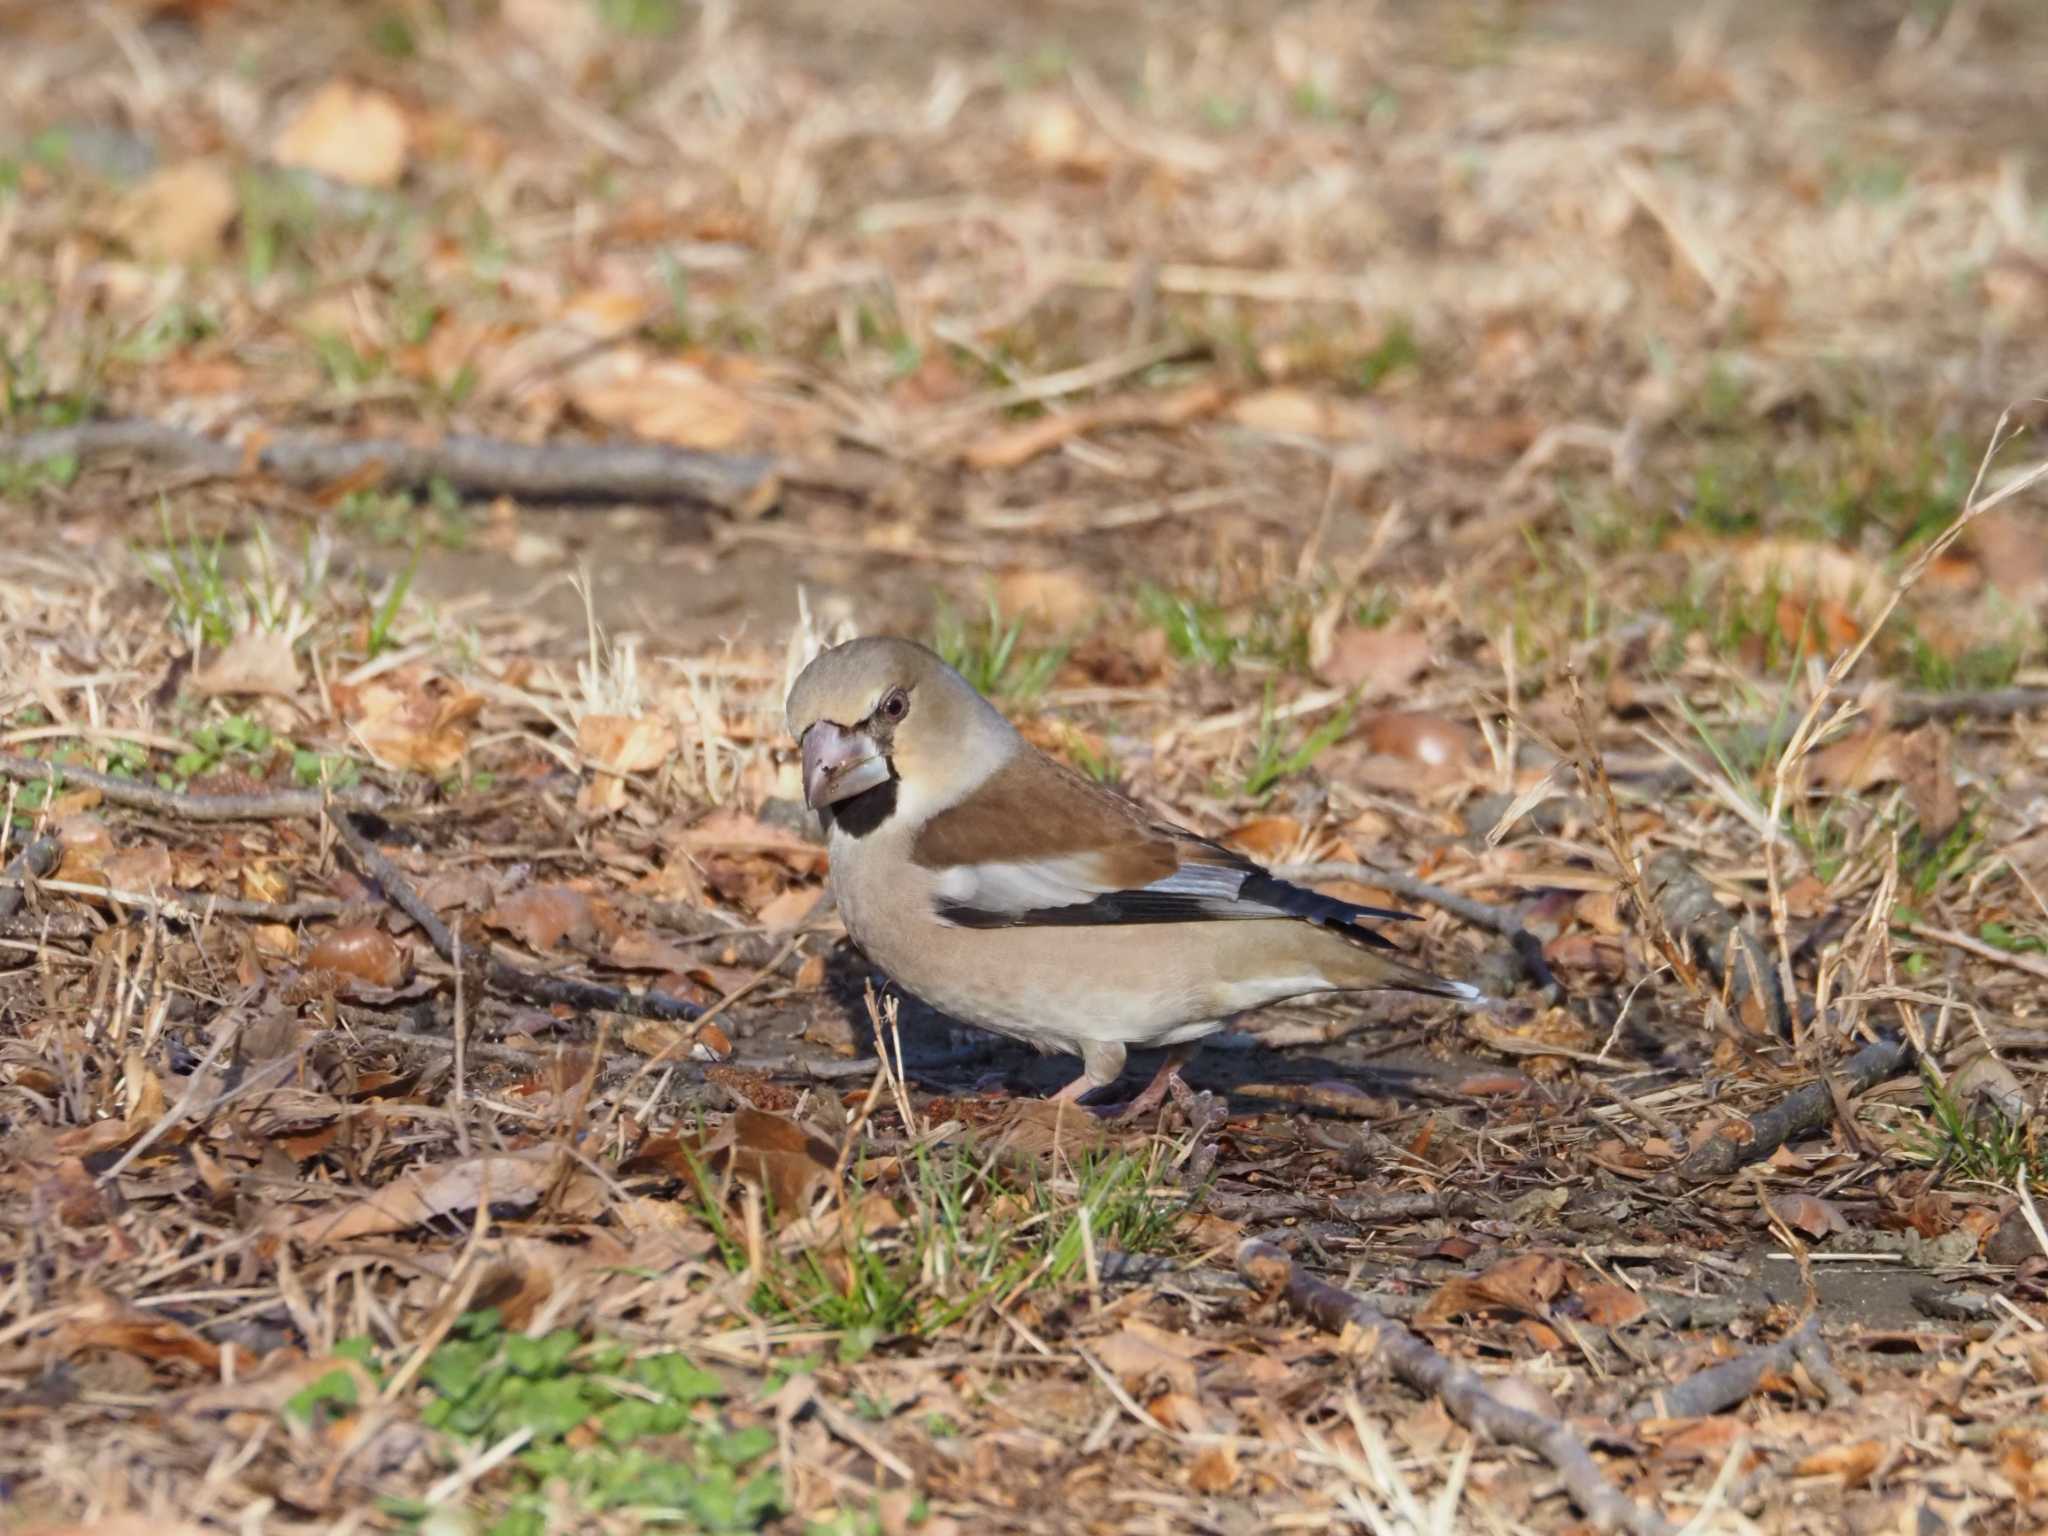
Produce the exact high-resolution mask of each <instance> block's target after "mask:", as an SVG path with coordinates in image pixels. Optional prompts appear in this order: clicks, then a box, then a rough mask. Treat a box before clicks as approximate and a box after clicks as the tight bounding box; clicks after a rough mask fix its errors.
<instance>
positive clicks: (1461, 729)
mask: <svg viewBox="0 0 2048 1536" xmlns="http://www.w3.org/2000/svg"><path fill="white" fill-rule="evenodd" d="M1357 734H1358V736H1359V738H1360V739H1361V740H1363V741H1364V742H1365V744H1366V746H1367V747H1368V748H1370V749H1371V750H1372V751H1373V752H1376V753H1378V754H1380V755H1381V756H1383V757H1394V758H1400V759H1402V760H1404V761H1406V762H1411V763H1415V764H1418V765H1419V766H1421V767H1423V768H1427V769H1430V770H1432V771H1451V770H1462V769H1465V768H1468V767H1470V766H1471V765H1472V764H1473V763H1474V762H1476V761H1477V759H1478V755H1479V741H1478V736H1477V733H1475V732H1474V731H1473V729H1472V727H1471V726H1469V725H1466V724H1464V723H1463V722H1461V721H1457V720H1447V719H1445V718H1444V717H1443V716H1442V715H1430V714H1407V713H1401V712H1399V711H1392V712H1388V713H1385V714H1377V715H1367V716H1365V717H1364V718H1362V719H1361V720H1360V721H1359V722H1358V726H1357Z"/></svg>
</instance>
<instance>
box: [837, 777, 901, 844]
mask: <svg viewBox="0 0 2048 1536" xmlns="http://www.w3.org/2000/svg"><path fill="white" fill-rule="evenodd" d="M897 782H898V781H897V780H896V779H895V778H893V777H892V778H890V779H889V780H888V782H886V783H883V784H877V785H876V786H875V787H874V788H873V789H866V790H862V791H861V792H860V793H859V794H857V795H854V796H853V797H851V798H850V799H846V800H841V801H838V802H837V803H836V804H833V805H828V806H826V807H825V808H824V810H822V811H820V812H819V813H818V814H819V819H820V820H822V821H823V822H824V823H825V830H826V831H827V832H830V831H831V830H832V829H833V828H834V827H837V828H838V829H839V830H840V831H842V832H844V833H845V834H846V835H847V836H848V837H866V836H867V835H868V834H869V833H870V832H872V831H874V830H875V828H877V827H879V826H881V825H882V823H883V822H885V821H887V820H888V819H889V818H890V817H891V816H893V815H895V814H896V785H897Z"/></svg>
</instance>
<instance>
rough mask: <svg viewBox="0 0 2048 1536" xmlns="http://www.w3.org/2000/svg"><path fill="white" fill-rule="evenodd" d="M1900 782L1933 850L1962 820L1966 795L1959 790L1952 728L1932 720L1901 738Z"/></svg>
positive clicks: (1923, 838) (1895, 754)
mask: <svg viewBox="0 0 2048 1536" xmlns="http://www.w3.org/2000/svg"><path fill="white" fill-rule="evenodd" d="M1893 761H1894V762H1895V763H1896V764H1897V765H1898V771H1899V783H1900V785H1901V786H1903V787H1904V789H1905V791H1906V799H1907V801H1908V802H1909V803H1910V804H1911V805H1912V807H1913V815H1914V818H1915V819H1916V820H1917V821H1918V822H1919V823H1920V840H1921V842H1922V844H1923V845H1926V846H1929V847H1932V846H1933V845H1935V844H1938V843H1939V842H1940V841H1941V840H1942V839H1943V838H1944V837H1946V836H1948V834H1949V831H1950V829H1951V828H1953V827H1954V826H1955V824H1956V823H1957V822H1958V821H1959V820H1961V819H1962V814H1963V801H1962V795H1961V793H1960V792H1959V791H1958V790H1957V788H1956V765H1955V745H1954V742H1953V741H1952V740H1951V739H1950V737H1949V733H1948V729H1947V728H1946V727H1945V726H1943V725H1942V724H1941V723H1940V722H1939V721H1930V722H1929V723H1928V724H1926V725H1923V726H1921V727H1920V729H1919V730H1917V731H1914V732H1912V733H1911V734H1909V735H1906V736H1903V737H1901V738H1900V739H1899V742H1898V745H1897V747H1896V749H1895V750H1894V752H1893Z"/></svg>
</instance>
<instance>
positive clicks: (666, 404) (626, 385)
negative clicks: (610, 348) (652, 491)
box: [569, 350, 766, 452]
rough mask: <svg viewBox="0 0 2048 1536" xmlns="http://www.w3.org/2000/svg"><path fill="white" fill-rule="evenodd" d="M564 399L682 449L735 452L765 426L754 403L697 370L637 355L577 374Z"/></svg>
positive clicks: (617, 355) (617, 356) (616, 356)
mask: <svg viewBox="0 0 2048 1536" xmlns="http://www.w3.org/2000/svg"><path fill="white" fill-rule="evenodd" d="M569 394H570V399H571V400H573V401H574V402H575V404H576V408H577V409H578V410H580V411H582V412H583V413H584V414H585V415H587V416H589V417H590V418H591V419H592V420H593V421H598V422H601V423H603V424H604V425H606V426H609V427H622V428H624V429H626V430H627V431H629V432H631V433H633V434H634V435H635V436H636V437H645V438H652V439H655V440H657V441H660V442H665V443H675V444H678V445H679V446H681V447H684V448H702V449H705V450H707V451H712V452H716V451H718V450H720V449H729V448H734V447H737V446H739V445H740V444H741V443H742V442H744V441H746V440H747V439H748V438H750V437H753V436H755V435H756V434H757V430H758V429H760V428H762V427H764V426H765V425H766V423H765V422H764V421H763V419H762V417H763V413H762V412H761V411H760V410H759V409H757V408H756V406H755V405H754V403H753V401H751V400H750V399H749V398H748V397H747V396H746V395H745V394H743V393H741V392H740V391H739V390H737V389H734V388H733V387H732V386H731V385H729V384H725V383H722V382H720V381H718V380H716V379H714V378H711V377H709V376H708V375H707V374H706V372H705V371H704V370H703V369H702V368H699V367H695V366H693V365H692V364H690V363H685V362H679V361H676V360H674V359H657V358H653V357H649V356H646V355H644V354H642V353H638V352H631V351H625V350H619V351H616V352H614V353H613V354H611V355H610V356H609V357H608V358H607V359H606V361H605V365H604V366H603V367H600V368H593V369H586V370H579V371H578V373H577V374H576V376H575V377H574V378H573V379H572V381H571V385H570V391H569Z"/></svg>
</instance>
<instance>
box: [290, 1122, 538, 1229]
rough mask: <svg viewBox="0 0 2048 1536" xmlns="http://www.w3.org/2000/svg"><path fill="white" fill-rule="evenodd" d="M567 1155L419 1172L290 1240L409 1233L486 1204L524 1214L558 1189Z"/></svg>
mask: <svg viewBox="0 0 2048 1536" xmlns="http://www.w3.org/2000/svg"><path fill="white" fill-rule="evenodd" d="M566 1156H567V1154H566V1153H565V1152H564V1151H563V1149H562V1148H561V1147H560V1146H558V1145H557V1144H555V1143H553V1142H549V1143H547V1144H546V1145H544V1146H538V1147H528V1148H526V1149H525V1150H523V1151H519V1152H497V1153H488V1154H485V1155H484V1156H481V1157H472V1158H468V1159H466V1160H464V1161H461V1162H454V1163H442V1164H438V1165H434V1166H430V1167H426V1168H416V1169H414V1170H413V1171H412V1172H410V1173H408V1174H405V1175H403V1176H402V1177H400V1178H398V1179H395V1180H393V1181H392V1182H391V1183H389V1184H386V1185H385V1186H383V1187H382V1188H381V1189H378V1190H377V1191H375V1192H374V1193H372V1194H369V1195H365V1196H364V1197H363V1198H362V1199H360V1200H354V1201H350V1202H349V1203H348V1204H346V1205H343V1206H341V1207H340V1208H338V1209H336V1210H333V1211H323V1212H321V1213H320V1214H319V1215H316V1216H308V1217H306V1218H304V1219H302V1220H300V1221H297V1222H294V1223H292V1224H291V1226H290V1227H288V1228H287V1229H286V1231H287V1235H289V1236H290V1237H292V1238H293V1239H294V1240H295V1241H298V1242H300V1243H304V1244H306V1245H308V1246H313V1245H318V1244H321V1243H339V1242H346V1241H347V1240H348V1239H350V1238H355V1237H377V1236H381V1235H383V1234H385V1233H390V1232H403V1231H405V1230H406V1229H408V1228H410V1227H416V1226H418V1225H419V1224H420V1223H421V1222H425V1221H431V1220H433V1219H434V1218H435V1217H436V1216H447V1215H450V1214H452V1213H453V1212H456V1211H473V1210H475V1209H476V1208H477V1207H478V1206H479V1205H481V1204H483V1203H485V1202H488V1203H489V1204H491V1205H494V1206H498V1205H504V1206H512V1207H516V1208H518V1209H522V1210H523V1209H525V1208H526V1207H528V1206H531V1205H534V1204H536V1203H538V1202H539V1200H540V1198H541V1196H542V1195H544V1194H546V1193H547V1192H548V1190H549V1188H550V1187H552V1186H553V1184H554V1183H555V1180H556V1178H557V1177H558V1176H559V1175H560V1173H561V1171H562V1164H563V1161H564V1159H565V1158H566Z"/></svg>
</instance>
